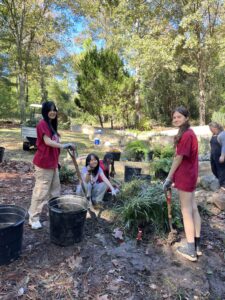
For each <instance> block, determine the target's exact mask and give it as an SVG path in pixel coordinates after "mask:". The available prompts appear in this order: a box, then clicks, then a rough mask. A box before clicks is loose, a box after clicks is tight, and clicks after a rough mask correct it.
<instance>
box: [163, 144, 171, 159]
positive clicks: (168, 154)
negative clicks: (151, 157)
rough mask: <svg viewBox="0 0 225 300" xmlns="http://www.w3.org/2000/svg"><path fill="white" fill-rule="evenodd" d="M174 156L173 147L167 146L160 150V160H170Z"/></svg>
mask: <svg viewBox="0 0 225 300" xmlns="http://www.w3.org/2000/svg"><path fill="white" fill-rule="evenodd" d="M173 156H174V147H173V146H172V145H170V144H167V145H166V146H165V147H163V148H162V150H161V155H160V158H172V157H173Z"/></svg>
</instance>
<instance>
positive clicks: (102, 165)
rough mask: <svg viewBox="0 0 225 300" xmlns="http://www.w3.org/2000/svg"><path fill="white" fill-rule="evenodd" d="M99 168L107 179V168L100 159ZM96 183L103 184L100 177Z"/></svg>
mask: <svg viewBox="0 0 225 300" xmlns="http://www.w3.org/2000/svg"><path fill="white" fill-rule="evenodd" d="M99 167H100V168H101V169H102V171H103V172H104V174H105V176H106V177H107V178H108V179H109V168H107V166H105V164H104V162H103V160H102V159H101V160H99ZM98 182H103V180H102V177H101V175H99V176H98Z"/></svg>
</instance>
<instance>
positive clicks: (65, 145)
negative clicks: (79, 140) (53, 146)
mask: <svg viewBox="0 0 225 300" xmlns="http://www.w3.org/2000/svg"><path fill="white" fill-rule="evenodd" d="M62 145H63V149H69V150H75V149H76V146H75V145H74V144H73V143H67V144H62Z"/></svg>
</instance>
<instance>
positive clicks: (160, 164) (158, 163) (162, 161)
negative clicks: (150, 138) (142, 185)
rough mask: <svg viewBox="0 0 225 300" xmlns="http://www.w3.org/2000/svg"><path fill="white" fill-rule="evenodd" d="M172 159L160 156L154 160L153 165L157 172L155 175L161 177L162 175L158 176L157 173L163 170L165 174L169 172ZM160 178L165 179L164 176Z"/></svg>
mask: <svg viewBox="0 0 225 300" xmlns="http://www.w3.org/2000/svg"><path fill="white" fill-rule="evenodd" d="M172 161H173V160H172V159H171V158H159V159H156V160H154V161H153V163H152V167H153V170H154V172H155V176H156V177H159V178H160V176H158V175H157V174H160V173H161V171H162V173H163V172H164V173H165V176H166V173H167V174H168V173H169V171H170V168H171V165H172ZM160 179H163V178H160Z"/></svg>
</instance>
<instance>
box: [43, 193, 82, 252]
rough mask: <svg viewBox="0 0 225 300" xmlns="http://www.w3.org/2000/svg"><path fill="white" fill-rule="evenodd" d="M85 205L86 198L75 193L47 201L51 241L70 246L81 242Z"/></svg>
mask: <svg viewBox="0 0 225 300" xmlns="http://www.w3.org/2000/svg"><path fill="white" fill-rule="evenodd" d="M87 206H88V203H87V200H86V199H85V198H84V197H81V196H77V195H65V196H61V197H58V198H53V199H51V200H49V201H48V208H49V218H50V240H51V242H52V243H54V244H56V245H59V246H71V245H73V244H74V243H79V242H81V240H82V238H83V229H84V224H85V220H86V215H87Z"/></svg>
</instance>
